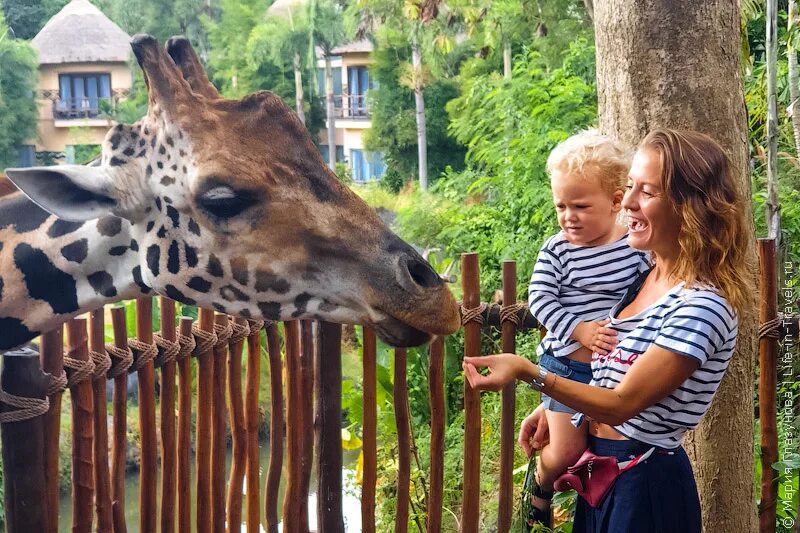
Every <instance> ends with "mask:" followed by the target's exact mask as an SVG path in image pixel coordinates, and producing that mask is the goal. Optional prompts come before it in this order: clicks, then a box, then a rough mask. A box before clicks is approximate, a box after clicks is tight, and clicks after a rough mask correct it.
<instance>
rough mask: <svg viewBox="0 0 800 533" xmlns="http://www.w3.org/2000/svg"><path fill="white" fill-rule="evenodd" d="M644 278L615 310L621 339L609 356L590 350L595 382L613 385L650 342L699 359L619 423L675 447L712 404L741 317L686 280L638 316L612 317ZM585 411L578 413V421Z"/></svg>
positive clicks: (634, 434) (631, 433) (642, 437)
mask: <svg viewBox="0 0 800 533" xmlns="http://www.w3.org/2000/svg"><path fill="white" fill-rule="evenodd" d="M644 277H645V276H644V275H643V276H642V277H641V279H640V280H639V282H637V283H636V284H635V286H633V287H631V291H630V292H629V293H628V295H626V297H625V299H624V300H622V301H621V302H619V303H618V304H617V305H615V306H614V308H613V309H612V310H611V324H610V325H609V327H612V328H614V329H616V330H617V331H618V332H619V335H618V337H617V338H618V341H619V344H617V347H616V348H615V349H614V350H613V351H612V352H611V353H609V354H608V355H599V354H597V353H594V354H593V355H592V382H591V384H592V385H595V386H598V387H605V388H607V389H613V388H614V387H616V386H617V385H618V384H619V383H620V382H621V381H622V379H623V378H624V377H625V374H626V373H627V372H628V369H630V367H631V365H633V364H635V362H636V360H637V359H638V358H639V357H640V356H641V355H642V354H643V353H645V352H646V351H647V349H648V348H649V347H650V346H652V345H656V346H660V347H662V348H664V349H666V350H669V351H671V352H673V353H676V354H680V355H682V356H686V357H692V358H694V359H697V361H698V362H699V366H698V368H697V370H695V371H694V373H693V374H692V375H691V376H690V377H689V379H687V380H686V381H684V382H683V383H682V384H681V385H680V386H679V387H678V388H677V389H675V390H674V391H673V392H672V393H671V394H669V395H668V396H667V397H666V398H664V399H662V400H660V401H658V402H656V403H655V404H653V405H651V406H650V407H648V408H647V409H645V410H644V411H642V412H641V413H639V414H638V415H636V416H634V417H633V418H631V419H630V420H628V421H627V422H625V423H624V424H622V425H620V426H616V429H617V431H619V432H620V433H622V434H623V435H625V436H626V437H628V438H631V439H636V440H639V441H642V442H646V443H649V444H652V445H654V446H660V447H662V448H675V447H677V446H680V445H681V443H682V441H683V435H684V433H686V431H687V430H689V429H693V428H694V427H695V426H697V424H698V423H699V421H700V419H701V418H702V417H703V415H704V414H705V413H706V411H707V410H708V408H709V406H710V405H711V400H712V399H713V398H714V394H715V393H716V392H717V388H718V387H719V383H720V381H722V377H723V375H724V374H725V370H726V369H727V368H728V363H729V362H730V360H731V356H732V355H733V350H734V347H735V346H736V333H737V326H738V319H737V316H736V313H735V311H734V310H733V308H732V307H731V306H730V304H729V303H728V301H727V300H726V299H725V298H724V297H722V296H721V295H720V294H719V293H718V292H717V291H716V290H715V289H714V288H713V287H708V286H706V287H692V288H687V287H685V286H684V284H683V283H680V284H678V285H676V286H675V287H673V288H672V289H670V290H669V291H668V292H667V293H666V294H665V295H664V296H662V297H661V298H660V299H659V300H658V301H657V302H655V303H653V304H652V305H651V306H649V307H648V308H647V309H644V310H643V311H641V312H639V313H637V314H636V315H634V316H631V317H628V318H624V319H618V318H614V317H616V316H617V314H618V313H619V311H620V310H621V309H623V308H624V307H625V306H627V305H628V303H629V302H630V301H632V300H633V298H634V296H635V295H636V293H637V292H638V290H639V286H640V285H641V282H642V281H643V280H644ZM582 416H583V415H576V416H575V422H576V424H577V423H580V420H581V417H582Z"/></svg>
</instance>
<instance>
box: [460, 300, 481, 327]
mask: <svg viewBox="0 0 800 533" xmlns="http://www.w3.org/2000/svg"><path fill="white" fill-rule="evenodd" d="M484 311H486V304H485V303H483V302H481V304H480V305H479V306H478V307H473V308H471V309H467V308H466V307H464V304H463V303H462V304H461V324H462V325H464V326H466V325H467V324H469V323H470V322H477V323H478V324H483V322H484V318H483V313H484Z"/></svg>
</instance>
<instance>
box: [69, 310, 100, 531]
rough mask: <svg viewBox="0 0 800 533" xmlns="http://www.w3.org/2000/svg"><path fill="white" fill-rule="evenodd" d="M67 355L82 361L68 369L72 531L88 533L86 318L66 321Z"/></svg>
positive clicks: (90, 439)
mask: <svg viewBox="0 0 800 533" xmlns="http://www.w3.org/2000/svg"><path fill="white" fill-rule="evenodd" d="M67 358H68V359H67V360H70V359H71V360H74V361H76V362H80V364H81V367H80V368H76V369H71V370H72V372H68V373H67V375H68V376H69V378H70V385H69V387H70V398H71V399H72V531H73V533H91V531H92V502H93V501H94V469H93V468H92V466H93V465H92V463H93V457H92V456H93V454H94V450H93V444H94V425H93V424H94V422H93V419H94V408H93V407H94V405H93V395H94V393H93V391H92V383H91V377H92V371H93V369H94V366H93V365H91V359H90V358H89V345H88V338H87V336H86V319H85V318H73V319H72V320H70V321H68V322H67ZM87 371H88V375H86V372H87Z"/></svg>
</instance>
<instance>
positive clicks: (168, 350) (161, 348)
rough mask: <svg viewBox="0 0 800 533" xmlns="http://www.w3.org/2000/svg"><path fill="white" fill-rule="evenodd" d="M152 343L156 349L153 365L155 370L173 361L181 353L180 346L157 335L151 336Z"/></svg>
mask: <svg viewBox="0 0 800 533" xmlns="http://www.w3.org/2000/svg"><path fill="white" fill-rule="evenodd" d="M153 342H155V345H156V347H158V357H156V360H155V362H154V363H153V364H154V365H155V367H156V368H161V367H162V366H164V365H165V364H167V363H171V362H172V361H174V360H175V359H176V358H177V357H178V353H179V352H180V351H181V345H180V344H179V343H178V342H177V341H171V340H167V339H165V338H164V337H163V336H162V335H161V334H159V333H154V334H153Z"/></svg>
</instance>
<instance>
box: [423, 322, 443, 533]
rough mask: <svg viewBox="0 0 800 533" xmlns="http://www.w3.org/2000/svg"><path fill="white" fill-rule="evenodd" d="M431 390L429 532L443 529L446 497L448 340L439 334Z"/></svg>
mask: <svg viewBox="0 0 800 533" xmlns="http://www.w3.org/2000/svg"><path fill="white" fill-rule="evenodd" d="M428 389H429V391H428V393H429V395H430V402H431V450H430V461H431V472H430V483H431V484H430V496H429V497H428V517H427V531H428V533H438V532H439V531H441V529H442V499H443V496H444V429H445V420H444V415H445V411H444V409H445V405H444V339H443V338H442V337H436V338H434V339H433V342H432V343H431V346H430V358H429V360H428Z"/></svg>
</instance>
